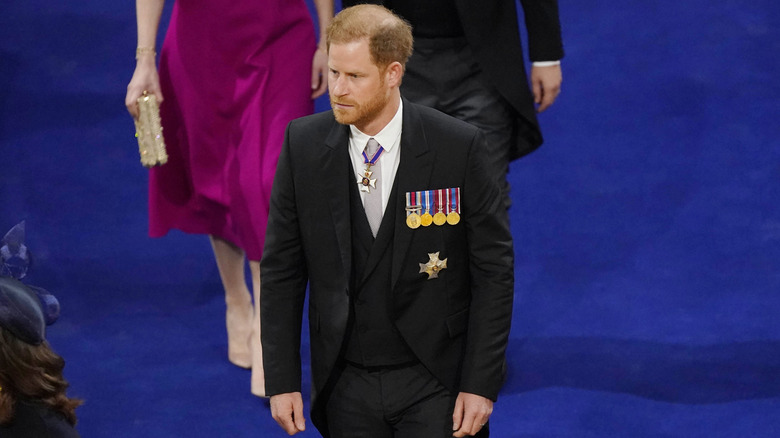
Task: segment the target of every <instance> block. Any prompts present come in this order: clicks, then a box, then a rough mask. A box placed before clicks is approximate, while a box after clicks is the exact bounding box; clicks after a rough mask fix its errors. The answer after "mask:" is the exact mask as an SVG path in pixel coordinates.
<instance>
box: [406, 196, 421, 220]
mask: <svg viewBox="0 0 780 438" xmlns="http://www.w3.org/2000/svg"><path fill="white" fill-rule="evenodd" d="M419 198H420V192H406V215H407V216H409V215H410V214H412V213H414V212H415V210H416V209H415V208H414V207H417V206H419V205H420V204H419Z"/></svg>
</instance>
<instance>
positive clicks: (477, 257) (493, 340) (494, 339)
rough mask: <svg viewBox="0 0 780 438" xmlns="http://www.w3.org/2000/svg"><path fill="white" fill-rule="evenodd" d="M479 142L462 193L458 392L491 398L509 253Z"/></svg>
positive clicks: (507, 302)
mask: <svg viewBox="0 0 780 438" xmlns="http://www.w3.org/2000/svg"><path fill="white" fill-rule="evenodd" d="M483 141H484V139H483V137H482V135H481V134H479V133H478V134H477V135H476V137H475V138H474V141H473V143H472V146H471V148H470V153H469V160H468V163H469V164H468V170H467V174H466V178H465V183H464V186H463V188H462V189H461V196H462V199H461V203H462V205H461V207H462V208H461V212H462V214H463V218H462V219H463V220H464V221H465V225H466V235H467V239H468V247H469V270H470V277H471V285H470V286H471V304H470V312H469V323H468V330H467V332H466V333H467V334H466V352H465V356H464V362H463V367H462V373H461V386H460V391H462V392H469V393H473V394H478V395H481V396H483V397H487V398H489V399H491V400H496V399H497V397H498V392H499V390H500V389H501V385H502V383H503V374H504V364H505V355H506V348H507V344H508V342H509V329H510V325H511V321H512V303H513V298H514V249H513V246H512V235H511V232H510V230H509V217H508V212H507V209H506V207H505V206H504V203H503V200H502V199H503V197H502V194H501V190H500V188H499V187H498V185H497V183H496V182H495V178H494V177H493V176H491V175H488V174H487V171H486V170H485V169H486V168H485V166H484V164H483V162H484V153H485V150H486V148H485V147H484V145H483V144H482V142H483Z"/></svg>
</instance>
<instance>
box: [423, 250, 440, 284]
mask: <svg viewBox="0 0 780 438" xmlns="http://www.w3.org/2000/svg"><path fill="white" fill-rule="evenodd" d="M428 258H429V259H430V260H428V263H420V274H422V273H426V274H428V280H432V279H434V278H439V272H440V271H441V270H442V269H447V259H444V260H439V252H429V253H428Z"/></svg>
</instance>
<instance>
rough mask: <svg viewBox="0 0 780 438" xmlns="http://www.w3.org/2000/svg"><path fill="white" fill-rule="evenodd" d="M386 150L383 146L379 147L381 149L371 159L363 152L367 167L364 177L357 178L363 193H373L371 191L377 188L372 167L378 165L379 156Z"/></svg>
mask: <svg viewBox="0 0 780 438" xmlns="http://www.w3.org/2000/svg"><path fill="white" fill-rule="evenodd" d="M384 150H385V149H384V148H383V147H382V146H379V149H377V150H376V153H375V154H374V156H373V157H371V159H369V158H368V155H366V152H365V151H363V163H364V164H365V165H366V169H365V170H364V171H363V175H358V177H357V183H358V185H359V186H360V191H361V192H366V193H371V189H372V188H373V189H375V188H376V178H371V175H373V174H374V172H372V171H371V166H373V165H374V163H376V160H378V159H379V156H380V155H382V152H384Z"/></svg>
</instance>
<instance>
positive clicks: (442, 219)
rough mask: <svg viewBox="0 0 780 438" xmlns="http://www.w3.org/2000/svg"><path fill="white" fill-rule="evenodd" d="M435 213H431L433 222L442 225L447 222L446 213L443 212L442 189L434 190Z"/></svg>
mask: <svg viewBox="0 0 780 438" xmlns="http://www.w3.org/2000/svg"><path fill="white" fill-rule="evenodd" d="M436 210H437V211H436V214H434V215H433V223H434V224H436V225H439V226H441V225H444V224H445V223H447V215H446V214H444V190H442V189H438V190H436Z"/></svg>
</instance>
